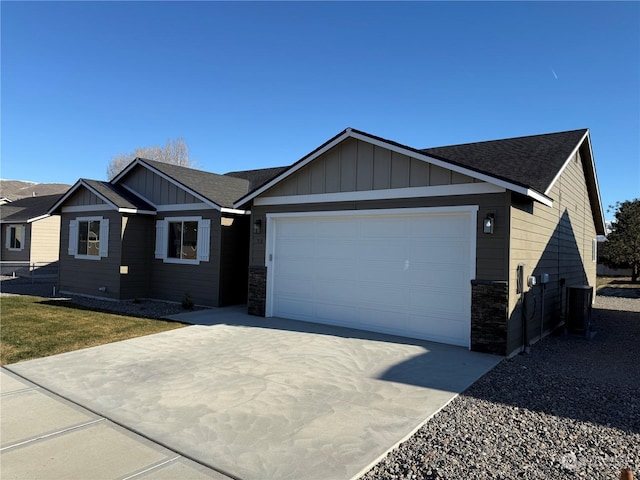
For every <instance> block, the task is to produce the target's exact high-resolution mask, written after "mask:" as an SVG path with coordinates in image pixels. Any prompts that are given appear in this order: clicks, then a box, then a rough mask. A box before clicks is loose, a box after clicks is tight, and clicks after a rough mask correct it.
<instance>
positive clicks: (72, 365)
mask: <svg viewBox="0 0 640 480" xmlns="http://www.w3.org/2000/svg"><path fill="white" fill-rule="evenodd" d="M175 318H176V319H180V320H182V321H189V322H191V323H194V325H192V326H189V327H186V328H182V329H178V330H173V331H169V332H164V333H160V334H156V335H151V336H147V337H141V338H136V339H132V340H127V341H123V342H118V343H112V344H109V345H103V346H100V347H94V348H89V349H86V350H80V351H76V352H71V353H67V354H62V355H56V356H53V357H48V358H43V359H39V360H32V361H27V362H21V363H16V364H12V365H8V366H7V369H8V370H10V371H12V372H14V373H16V374H18V375H20V376H22V377H24V378H26V379H28V380H30V381H32V382H34V383H35V384H37V385H40V386H42V387H44V388H45V389H48V390H50V391H52V392H55V393H57V394H59V395H61V396H63V397H65V398H66V399H69V400H71V401H72V402H76V403H78V404H79V405H82V406H85V407H87V408H88V409H89V410H91V411H92V412H94V413H96V414H98V415H101V416H103V417H106V418H107V419H109V420H110V421H113V422H115V423H116V424H119V425H122V426H124V427H126V428H127V429H129V430H131V431H133V432H136V433H139V434H141V435H143V436H145V437H147V438H148V439H150V440H153V441H154V442H157V443H159V444H161V445H163V446H164V447H167V448H168V449H171V450H172V451H174V452H177V453H178V454H180V455H182V456H184V457H187V458H191V459H193V460H195V461H197V462H199V463H201V464H203V465H206V466H209V467H211V468H213V469H215V470H216V471H217V472H220V473H223V474H226V475H228V476H230V477H232V478H233V477H235V478H242V479H261V480H262V479H348V478H355V477H357V476H359V475H361V474H362V473H364V472H365V471H367V470H368V469H369V468H370V467H371V466H372V465H373V464H374V463H375V462H376V461H377V460H378V459H380V457H381V456H383V455H385V453H386V452H387V451H389V450H390V449H392V448H393V447H394V446H395V445H397V444H398V443H399V442H401V441H403V440H404V439H406V438H407V437H408V436H410V435H411V434H412V433H413V432H415V430H417V429H418V428H419V427H420V426H421V425H422V424H423V423H424V422H425V421H426V420H428V419H429V418H430V417H431V416H432V415H433V414H434V413H436V412H437V411H438V410H440V409H441V408H442V407H443V406H445V405H446V404H447V403H448V402H449V401H451V400H452V399H453V398H454V397H455V396H456V394H458V393H459V392H461V391H462V390H464V389H465V388H466V387H467V386H469V385H470V384H471V383H473V382H474V381H475V380H476V379H477V378H479V377H480V376H482V375H483V374H484V373H486V372H487V371H488V370H490V369H491V368H492V367H494V366H495V365H496V364H497V363H498V362H499V361H500V360H501V357H496V356H492V355H485V354H479V353H474V352H469V351H468V350H466V349H463V348H459V347H452V346H446V345H442V344H436V343H430V342H423V341H417V340H415V341H414V340H408V339H405V338H399V337H392V336H387V335H381V334H376V333H369V332H363V331H359V330H351V329H344V328H335V327H330V326H323V325H316V324H310V323H304V322H295V321H289V320H283V319H264V318H258V317H250V316H248V315H246V314H245V313H244V309H242V308H227V309H216V310H205V311H199V312H193V313H190V314H182V315H179V316H176V317H175Z"/></svg>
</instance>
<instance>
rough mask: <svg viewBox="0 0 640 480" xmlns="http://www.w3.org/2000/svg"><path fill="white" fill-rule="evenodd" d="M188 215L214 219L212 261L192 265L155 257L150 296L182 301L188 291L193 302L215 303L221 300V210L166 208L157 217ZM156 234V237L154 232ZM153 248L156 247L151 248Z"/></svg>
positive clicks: (212, 220) (151, 271)
mask: <svg viewBox="0 0 640 480" xmlns="http://www.w3.org/2000/svg"><path fill="white" fill-rule="evenodd" d="M188 216H196V217H202V218H203V219H206V218H208V219H210V220H211V235H210V237H209V241H210V244H209V252H210V253H209V261H208V262H200V264H199V265H189V264H179V263H166V262H163V261H162V260H160V259H156V258H153V259H152V260H151V269H150V274H151V286H150V290H151V292H150V296H151V297H152V298H156V299H160V300H167V301H171V302H182V300H183V299H184V298H185V295H186V294H187V293H188V294H189V295H190V297H191V299H192V300H193V302H194V303H196V304H198V305H209V306H214V307H216V306H218V304H219V295H218V291H219V287H220V278H219V277H220V248H221V241H220V212H219V211H216V210H208V211H203V210H195V211H181V212H167V213H166V214H164V215H162V216H160V215H158V217H157V218H155V219H154V220H161V219H163V218H165V217H188ZM154 228H155V222H154ZM153 238H154V239H155V232H154V234H153ZM151 252H153V248H151Z"/></svg>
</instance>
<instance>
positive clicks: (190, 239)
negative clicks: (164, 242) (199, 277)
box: [167, 221, 198, 260]
mask: <svg viewBox="0 0 640 480" xmlns="http://www.w3.org/2000/svg"><path fill="white" fill-rule="evenodd" d="M168 224H169V250H168V252H167V257H168V258H182V259H183V260H196V258H197V255H196V254H197V252H198V222H182V221H178V222H168Z"/></svg>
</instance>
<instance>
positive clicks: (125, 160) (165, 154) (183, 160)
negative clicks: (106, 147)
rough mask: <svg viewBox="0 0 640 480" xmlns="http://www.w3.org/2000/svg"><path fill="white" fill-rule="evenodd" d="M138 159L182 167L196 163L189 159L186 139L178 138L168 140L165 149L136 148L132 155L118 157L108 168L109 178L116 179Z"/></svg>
mask: <svg viewBox="0 0 640 480" xmlns="http://www.w3.org/2000/svg"><path fill="white" fill-rule="evenodd" d="M137 157H140V158H146V159H148V160H156V161H158V162H165V163H172V164H174V165H180V166H181V167H194V166H195V162H194V161H193V160H191V158H189V147H188V146H187V144H186V142H185V141H184V139H183V138H176V139H175V140H171V139H169V140H167V144H166V145H165V146H164V147H160V146H159V145H154V146H152V147H142V148H136V149H135V150H134V151H133V152H131V153H125V154H121V155H116V156H115V157H113V158H112V159H111V161H110V162H109V165H108V166H107V178H108V179H112V178H114V177H115V176H116V175H118V174H119V173H120V172H121V171H122V170H123V169H124V168H125V167H126V166H127V165H129V164H130V163H131V162H132V161H133V160H134V159H136V158H137Z"/></svg>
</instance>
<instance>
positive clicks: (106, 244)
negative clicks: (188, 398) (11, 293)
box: [50, 158, 277, 306]
mask: <svg viewBox="0 0 640 480" xmlns="http://www.w3.org/2000/svg"><path fill="white" fill-rule="evenodd" d="M274 172H277V170H275V171H274ZM265 175H266V177H265ZM268 175H269V171H266V170H253V171H248V172H234V174H230V175H217V174H213V173H208V172H203V171H199V170H194V169H191V168H185V167H180V166H176V165H171V164H167V163H162V162H157V161H152V160H145V159H142V158H137V159H135V160H134V161H133V162H131V163H130V164H129V165H128V166H127V167H126V168H125V169H124V170H123V171H122V172H121V173H120V174H118V175H117V176H116V177H115V178H114V179H112V180H111V181H110V182H104V181H97V180H87V179H80V180H79V181H78V182H77V183H76V184H75V185H73V186H72V187H71V188H70V189H69V191H68V192H67V193H66V194H65V195H64V196H63V197H62V198H61V199H60V200H59V201H58V202H56V203H55V205H53V207H52V208H51V209H50V213H51V214H55V215H59V216H60V218H61V233H60V276H59V289H60V291H61V292H63V293H73V294H79V295H85V296H93V297H99V298H107V299H113V300H125V299H135V298H155V299H163V300H168V301H175V302H181V301H183V300H185V299H186V298H187V296H188V297H189V298H190V300H191V301H192V302H193V303H195V304H199V305H206V306H223V305H230V304H235V303H245V302H246V291H247V264H248V241H249V230H248V229H249V218H248V216H247V212H245V211H243V210H237V209H234V208H233V201H234V200H236V199H237V198H239V197H240V196H242V195H245V194H246V193H247V192H248V191H249V190H250V188H253V187H254V186H258V185H259V183H257V182H260V181H265V180H266V179H267V178H268Z"/></svg>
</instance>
